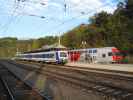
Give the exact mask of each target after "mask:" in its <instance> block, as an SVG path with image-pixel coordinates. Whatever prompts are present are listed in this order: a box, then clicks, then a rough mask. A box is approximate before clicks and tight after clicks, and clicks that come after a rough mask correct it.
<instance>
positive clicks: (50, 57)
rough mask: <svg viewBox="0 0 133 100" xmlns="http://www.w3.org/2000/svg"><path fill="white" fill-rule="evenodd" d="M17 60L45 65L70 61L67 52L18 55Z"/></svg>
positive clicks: (51, 51)
mask: <svg viewBox="0 0 133 100" xmlns="http://www.w3.org/2000/svg"><path fill="white" fill-rule="evenodd" d="M17 59H20V60H27V61H36V62H44V63H56V64H64V63H66V62H67V61H68V51H67V50H47V51H46V50H41V51H34V52H33V51H31V52H25V53H21V54H18V55H17Z"/></svg>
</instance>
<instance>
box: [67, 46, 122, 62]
mask: <svg viewBox="0 0 133 100" xmlns="http://www.w3.org/2000/svg"><path fill="white" fill-rule="evenodd" d="M68 53H69V60H70V62H78V61H79V62H80V61H82V62H85V61H86V62H89V63H120V62H121V61H122V60H123V59H124V56H123V54H122V53H121V51H120V50H119V49H118V48H116V47H102V48H85V49H74V50H69V52H68Z"/></svg>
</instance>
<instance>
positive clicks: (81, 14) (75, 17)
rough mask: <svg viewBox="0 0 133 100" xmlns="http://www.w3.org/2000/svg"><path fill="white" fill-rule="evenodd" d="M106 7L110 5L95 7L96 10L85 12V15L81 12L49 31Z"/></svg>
mask: <svg viewBox="0 0 133 100" xmlns="http://www.w3.org/2000/svg"><path fill="white" fill-rule="evenodd" d="M107 5H111V4H110V3H108V2H107V3H106V4H104V5H101V6H99V7H97V8H94V9H92V10H91V11H89V12H87V13H85V12H83V11H82V12H80V15H78V16H74V17H72V18H70V19H68V20H65V21H63V22H61V23H60V24H58V25H56V26H54V27H52V28H51V29H58V28H60V27H62V26H63V25H64V24H66V23H68V22H70V21H72V20H75V19H77V18H79V17H82V16H86V15H88V14H91V13H93V12H94V11H96V10H98V9H101V8H103V7H104V6H107ZM54 31H55V30H54Z"/></svg>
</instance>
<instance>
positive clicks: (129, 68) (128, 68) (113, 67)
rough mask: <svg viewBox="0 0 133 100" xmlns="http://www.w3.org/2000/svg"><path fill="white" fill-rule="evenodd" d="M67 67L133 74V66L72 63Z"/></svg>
mask: <svg viewBox="0 0 133 100" xmlns="http://www.w3.org/2000/svg"><path fill="white" fill-rule="evenodd" d="M66 65H67V66H75V67H85V68H92V69H100V70H111V71H121V72H130V73H133V64H89V63H81V62H71V63H70V62H69V63H67V64H66Z"/></svg>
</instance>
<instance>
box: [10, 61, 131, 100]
mask: <svg viewBox="0 0 133 100" xmlns="http://www.w3.org/2000/svg"><path fill="white" fill-rule="evenodd" d="M9 63H11V64H14V65H15V66H18V65H17V64H16V63H15V62H9ZM39 66H40V67H32V66H29V65H28V66H25V65H23V64H19V67H21V68H24V69H26V70H29V71H31V70H35V69H36V72H37V73H40V74H44V75H47V76H50V77H52V78H53V79H56V80H60V81H65V82H67V83H68V84H71V85H72V86H73V85H75V86H77V87H79V88H81V89H83V90H84V91H86V92H88V91H90V90H91V91H95V92H96V93H99V94H101V95H104V96H105V97H106V98H112V99H107V100H132V98H133V87H132V88H127V87H125V86H123V87H121V86H122V85H120V82H122V80H123V82H126V83H127V81H129V82H130V85H131V86H132V85H133V79H132V77H131V75H128V76H127V75H125V73H124V75H125V76H121V74H117V75H114V74H112V75H111V73H112V72H111V73H109V74H108V73H107V72H106V73H105V72H103V73H99V72H98V71H97V70H96V71H95V70H89V69H84V68H83V69H82V68H73V67H70V66H57V65H56V66H55V65H46V64H45V65H44V64H43V65H42V64H39ZM92 71H93V72H92ZM88 72H89V73H88ZM122 75H123V74H122ZM128 77H129V79H128ZM107 78H111V79H107ZM105 79H106V80H105ZM116 79H117V80H116ZM109 80H110V81H109ZM114 81H117V82H118V81H119V82H118V83H117V84H116V83H115V82H114ZM122 84H125V83H122ZM129 87H130V86H129Z"/></svg>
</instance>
